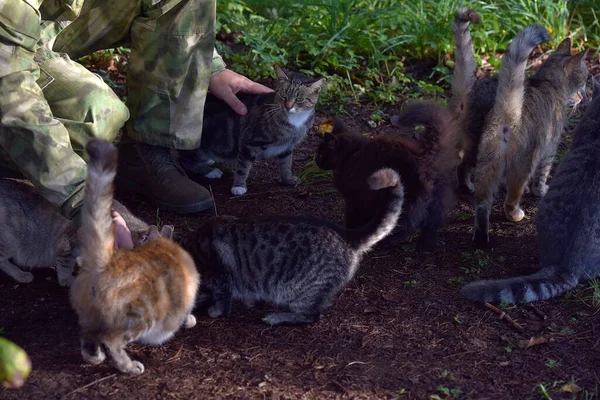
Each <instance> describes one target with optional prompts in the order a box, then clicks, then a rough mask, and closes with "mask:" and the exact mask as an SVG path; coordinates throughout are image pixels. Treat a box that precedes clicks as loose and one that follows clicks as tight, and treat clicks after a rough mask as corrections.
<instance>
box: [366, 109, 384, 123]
mask: <svg viewBox="0 0 600 400" xmlns="http://www.w3.org/2000/svg"><path fill="white" fill-rule="evenodd" d="M369 119H370V120H371V121H373V122H375V123H379V122H381V121H383V111H381V110H375V111H373V112H372V113H371V115H370V116H369Z"/></svg>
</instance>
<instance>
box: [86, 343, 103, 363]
mask: <svg viewBox="0 0 600 400" xmlns="http://www.w3.org/2000/svg"><path fill="white" fill-rule="evenodd" d="M95 350H96V354H90V353H88V352H87V351H86V350H85V349H84V348H82V349H81V356H82V357H83V360H84V361H85V362H86V363H88V364H91V365H99V364H102V363H103V362H104V360H106V354H104V351H102V348H100V347H97V348H96V349H95Z"/></svg>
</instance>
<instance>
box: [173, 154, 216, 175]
mask: <svg viewBox="0 0 600 400" xmlns="http://www.w3.org/2000/svg"><path fill="white" fill-rule="evenodd" d="M179 156H180V158H179V164H181V167H182V168H183V169H184V170H186V171H188V172H192V173H194V174H198V175H202V176H204V177H205V178H209V179H218V178H221V177H222V176H223V171H221V170H220V169H219V168H213V167H212V166H211V165H212V164H214V163H215V161H214V160H211V159H210V158H208V157H206V155H205V154H204V152H203V151H201V150H200V149H197V150H180V151H179Z"/></svg>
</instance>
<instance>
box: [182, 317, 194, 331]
mask: <svg viewBox="0 0 600 400" xmlns="http://www.w3.org/2000/svg"><path fill="white" fill-rule="evenodd" d="M184 326H185V327H186V328H187V329H190V328H193V327H194V326H196V317H194V315H193V314H191V313H190V314H188V315H187V317H185V322H184Z"/></svg>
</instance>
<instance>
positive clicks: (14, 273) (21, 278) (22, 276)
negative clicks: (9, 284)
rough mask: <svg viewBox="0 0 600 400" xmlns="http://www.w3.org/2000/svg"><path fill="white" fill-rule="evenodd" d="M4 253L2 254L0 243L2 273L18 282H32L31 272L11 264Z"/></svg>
mask: <svg viewBox="0 0 600 400" xmlns="http://www.w3.org/2000/svg"><path fill="white" fill-rule="evenodd" d="M5 254H6V253H4V254H3V249H2V246H1V245H0V270H2V271H4V273H6V274H7V275H8V276H10V277H11V278H13V279H14V280H15V281H17V282H19V283H29V282H32V281H33V274H32V273H30V272H27V271H23V270H22V269H21V268H19V267H18V266H16V265H15V264H13V263H12V262H11V261H10V260H9V258H8V256H7V255H5Z"/></svg>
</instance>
